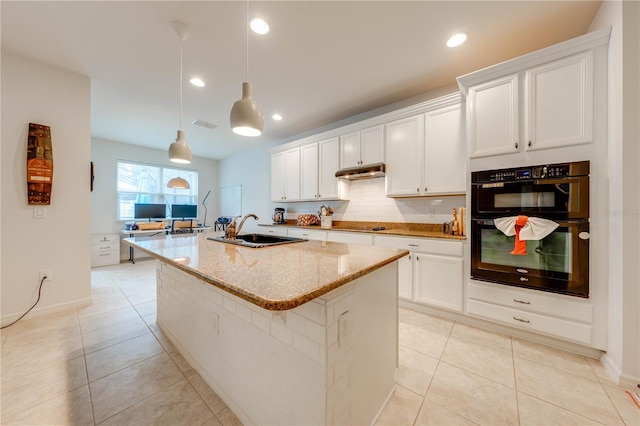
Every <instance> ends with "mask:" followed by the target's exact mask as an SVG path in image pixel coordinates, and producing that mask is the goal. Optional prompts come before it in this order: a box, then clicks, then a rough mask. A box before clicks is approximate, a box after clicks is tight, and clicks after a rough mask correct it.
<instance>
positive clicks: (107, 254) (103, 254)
mask: <svg viewBox="0 0 640 426" xmlns="http://www.w3.org/2000/svg"><path fill="white" fill-rule="evenodd" d="M100 256H111V253H100Z"/></svg>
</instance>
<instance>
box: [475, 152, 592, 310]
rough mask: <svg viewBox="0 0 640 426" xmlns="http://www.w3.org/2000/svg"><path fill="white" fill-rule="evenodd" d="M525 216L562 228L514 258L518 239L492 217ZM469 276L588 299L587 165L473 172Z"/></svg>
mask: <svg viewBox="0 0 640 426" xmlns="http://www.w3.org/2000/svg"><path fill="white" fill-rule="evenodd" d="M513 216H527V217H529V218H542V219H547V220H551V221H554V222H555V223H557V224H558V227H557V228H556V229H555V230H554V231H553V232H551V233H550V234H549V235H547V236H546V237H544V238H542V239H540V240H529V241H526V252H527V254H526V255H516V254H511V251H512V249H513V248H514V242H515V239H516V237H515V236H507V235H505V234H504V233H503V232H502V231H500V230H498V229H497V228H496V226H495V224H494V219H498V218H503V217H513ZM470 217H471V233H470V238H471V278H473V279H475V280H480V281H488V282H493V283H498V284H505V285H511V286H517V287H525V288H531V289H536V290H543V291H550V292H555V293H561V294H567V295H571V296H578V297H585V298H586V297H588V296H589V237H590V236H589V162H588V161H581V162H574V163H562V164H549V165H541V166H531V167H519V168H513V169H500V170H487V171H479V172H473V173H471V214H470Z"/></svg>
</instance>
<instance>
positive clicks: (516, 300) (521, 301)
mask: <svg viewBox="0 0 640 426" xmlns="http://www.w3.org/2000/svg"><path fill="white" fill-rule="evenodd" d="M513 301H514V302H516V303H522V304H523V305H530V304H531V302H526V301H524V300H518V299H513Z"/></svg>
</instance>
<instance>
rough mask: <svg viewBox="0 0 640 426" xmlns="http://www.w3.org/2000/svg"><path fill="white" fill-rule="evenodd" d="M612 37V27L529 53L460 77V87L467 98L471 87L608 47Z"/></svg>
mask: <svg viewBox="0 0 640 426" xmlns="http://www.w3.org/2000/svg"><path fill="white" fill-rule="evenodd" d="M610 35H611V27H609V28H604V29H601V30H598V31H593V32H590V33H587V34H585V35H582V36H579V37H576V38H572V39H570V40H567V41H564V42H562V43H558V44H554V45H553V46H549V47H545V48H544V49H540V50H537V51H535V52H532V53H527V54H526V55H522V56H519V57H517V58H514V59H509V60H508V61H505V62H501V63H499V64H496V65H492V66H490V67H487V68H483V69H481V70H478V71H474V72H472V73H469V74H466V75H463V76H460V77H458V78H457V80H458V86H459V87H460V91H461V92H462V94H463V95H464V96H465V97H466V96H467V95H468V92H469V87H472V86H475V85H476V84H479V83H483V82H486V81H488V80H493V79H495V78H499V77H503V76H505V75H508V74H515V73H518V72H520V71H522V70H524V69H527V68H532V67H535V66H537V65H540V64H543V63H545V62H549V61H553V60H556V59H559V58H563V57H566V56H569V55H573V54H575V53H579V52H583V51H585V50H588V49H594V48H596V47H598V46H603V45H606V44H608V43H609V37H610Z"/></svg>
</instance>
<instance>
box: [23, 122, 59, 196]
mask: <svg viewBox="0 0 640 426" xmlns="http://www.w3.org/2000/svg"><path fill="white" fill-rule="evenodd" d="M52 183H53V148H52V146H51V129H50V128H49V126H43V125H41V124H35V123H29V137H28V138H27V200H28V202H29V204H30V205H50V204H51V185H52Z"/></svg>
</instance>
